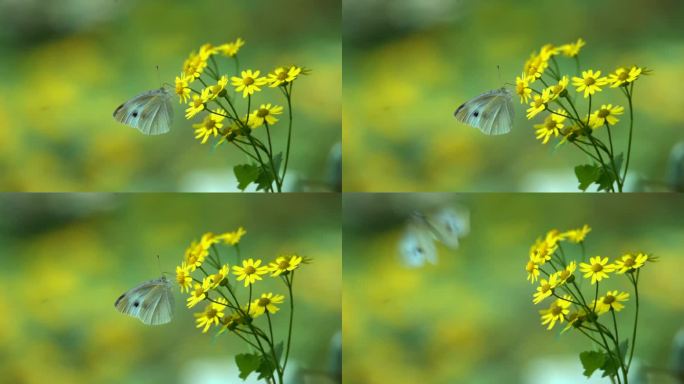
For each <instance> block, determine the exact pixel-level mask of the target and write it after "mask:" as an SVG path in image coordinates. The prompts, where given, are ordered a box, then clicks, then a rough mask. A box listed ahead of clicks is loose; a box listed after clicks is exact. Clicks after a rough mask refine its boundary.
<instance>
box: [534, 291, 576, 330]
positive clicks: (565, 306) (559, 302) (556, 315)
mask: <svg viewBox="0 0 684 384" xmlns="http://www.w3.org/2000/svg"><path fill="white" fill-rule="evenodd" d="M563 299H565V300H563ZM563 299H556V301H554V302H553V303H551V306H550V307H549V308H548V309H543V310H541V311H539V314H540V315H541V320H542V325H546V324H548V325H549V326H548V327H547V328H546V329H549V330H550V329H552V328H553V326H554V325H556V322H558V323H559V324H560V323H562V322H563V321H565V316H566V315H567V314H568V313H570V310H569V308H570V304H572V303H571V302H570V301H569V300H570V296H569V295H563Z"/></svg>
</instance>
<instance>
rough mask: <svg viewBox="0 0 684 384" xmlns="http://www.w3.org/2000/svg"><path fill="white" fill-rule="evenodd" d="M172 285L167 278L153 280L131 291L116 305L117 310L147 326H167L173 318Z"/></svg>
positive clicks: (120, 297) (118, 300)
mask: <svg viewBox="0 0 684 384" xmlns="http://www.w3.org/2000/svg"><path fill="white" fill-rule="evenodd" d="M171 289H172V285H171V282H169V281H168V280H167V279H166V278H164V277H162V278H161V279H156V280H151V281H148V282H145V283H142V284H140V285H139V286H137V287H135V288H133V289H131V290H129V291H128V292H126V293H124V294H123V295H121V296H119V298H118V299H117V300H116V302H115V303H114V306H115V307H116V309H117V310H118V311H119V312H121V313H123V314H126V315H129V316H133V317H137V318H138V319H140V321H142V322H143V323H144V324H146V325H159V324H166V323H168V322H170V321H171V319H172V318H173V311H174V299H173V293H172V292H171Z"/></svg>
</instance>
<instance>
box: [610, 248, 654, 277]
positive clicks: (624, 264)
mask: <svg viewBox="0 0 684 384" xmlns="http://www.w3.org/2000/svg"><path fill="white" fill-rule="evenodd" d="M646 261H648V255H647V254H645V253H641V252H640V253H637V254H636V255H633V254H631V253H627V254H625V255H622V257H620V259H619V260H615V269H617V273H620V274H623V273H626V272H634V271H636V270H637V269H639V268H641V267H643V266H644V264H646Z"/></svg>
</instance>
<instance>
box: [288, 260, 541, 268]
mask: <svg viewBox="0 0 684 384" xmlns="http://www.w3.org/2000/svg"><path fill="white" fill-rule="evenodd" d="M278 268H279V269H283V270H284V269H288V268H290V261H289V260H283V261H281V262H280V263H279V264H278ZM528 270H529V269H528Z"/></svg>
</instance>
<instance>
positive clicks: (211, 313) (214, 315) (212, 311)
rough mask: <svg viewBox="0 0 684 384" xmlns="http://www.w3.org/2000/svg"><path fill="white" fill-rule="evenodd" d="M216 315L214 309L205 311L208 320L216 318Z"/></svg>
mask: <svg viewBox="0 0 684 384" xmlns="http://www.w3.org/2000/svg"><path fill="white" fill-rule="evenodd" d="M216 314H217V312H216V310H215V309H214V308H211V309H210V310H208V311H207V317H208V318H212V317H216Z"/></svg>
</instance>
